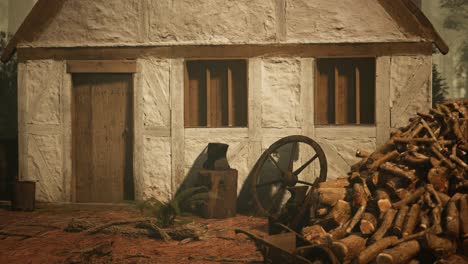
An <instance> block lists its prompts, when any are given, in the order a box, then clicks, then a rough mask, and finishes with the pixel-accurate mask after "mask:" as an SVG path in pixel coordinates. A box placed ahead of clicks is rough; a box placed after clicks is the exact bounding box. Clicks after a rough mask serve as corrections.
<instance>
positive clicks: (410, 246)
mask: <svg viewBox="0 0 468 264" xmlns="http://www.w3.org/2000/svg"><path fill="white" fill-rule="evenodd" d="M419 250H420V246H419V243H418V241H416V240H411V241H408V242H405V243H401V244H400V245H398V246H396V247H394V248H390V249H386V250H384V251H383V252H382V253H380V254H379V255H377V258H376V263H377V264H394V263H395V264H396V263H405V262H408V261H409V260H411V259H412V258H414V257H415V256H416V255H417V254H418V253H419Z"/></svg>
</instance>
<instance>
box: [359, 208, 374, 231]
mask: <svg viewBox="0 0 468 264" xmlns="http://www.w3.org/2000/svg"><path fill="white" fill-rule="evenodd" d="M376 228H377V218H375V216H374V214H372V213H369V212H365V213H364V214H362V217H361V223H360V225H359V230H360V231H361V233H362V234H363V235H370V234H372V233H374V231H375V229H376Z"/></svg>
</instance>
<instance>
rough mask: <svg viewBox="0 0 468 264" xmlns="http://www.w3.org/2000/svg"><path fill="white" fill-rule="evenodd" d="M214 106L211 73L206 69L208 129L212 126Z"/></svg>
mask: <svg viewBox="0 0 468 264" xmlns="http://www.w3.org/2000/svg"><path fill="white" fill-rule="evenodd" d="M212 108H213V105H212V102H211V71H210V68H209V67H206V127H211V126H212V121H213V117H212V115H213V111H212Z"/></svg>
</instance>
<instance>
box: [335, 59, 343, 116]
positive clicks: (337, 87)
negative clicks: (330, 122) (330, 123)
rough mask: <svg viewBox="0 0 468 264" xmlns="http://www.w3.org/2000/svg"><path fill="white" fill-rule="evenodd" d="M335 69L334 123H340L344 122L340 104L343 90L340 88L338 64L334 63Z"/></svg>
mask: <svg viewBox="0 0 468 264" xmlns="http://www.w3.org/2000/svg"><path fill="white" fill-rule="evenodd" d="M334 68H335V69H334V70H335V125H342V124H344V118H343V112H344V110H345V109H344V105H343V104H341V103H342V102H343V100H341V99H342V96H343V91H342V89H340V73H339V71H338V65H334Z"/></svg>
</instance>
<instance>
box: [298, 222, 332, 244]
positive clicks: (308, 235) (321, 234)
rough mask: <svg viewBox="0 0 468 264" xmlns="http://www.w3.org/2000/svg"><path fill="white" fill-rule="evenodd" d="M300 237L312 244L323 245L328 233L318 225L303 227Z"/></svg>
mask: <svg viewBox="0 0 468 264" xmlns="http://www.w3.org/2000/svg"><path fill="white" fill-rule="evenodd" d="M302 235H303V236H304V237H305V239H307V240H308V241H309V242H311V243H312V244H324V243H326V237H327V236H328V233H327V232H326V231H325V230H324V229H323V227H321V226H320V225H313V226H307V227H304V228H303V229H302Z"/></svg>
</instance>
